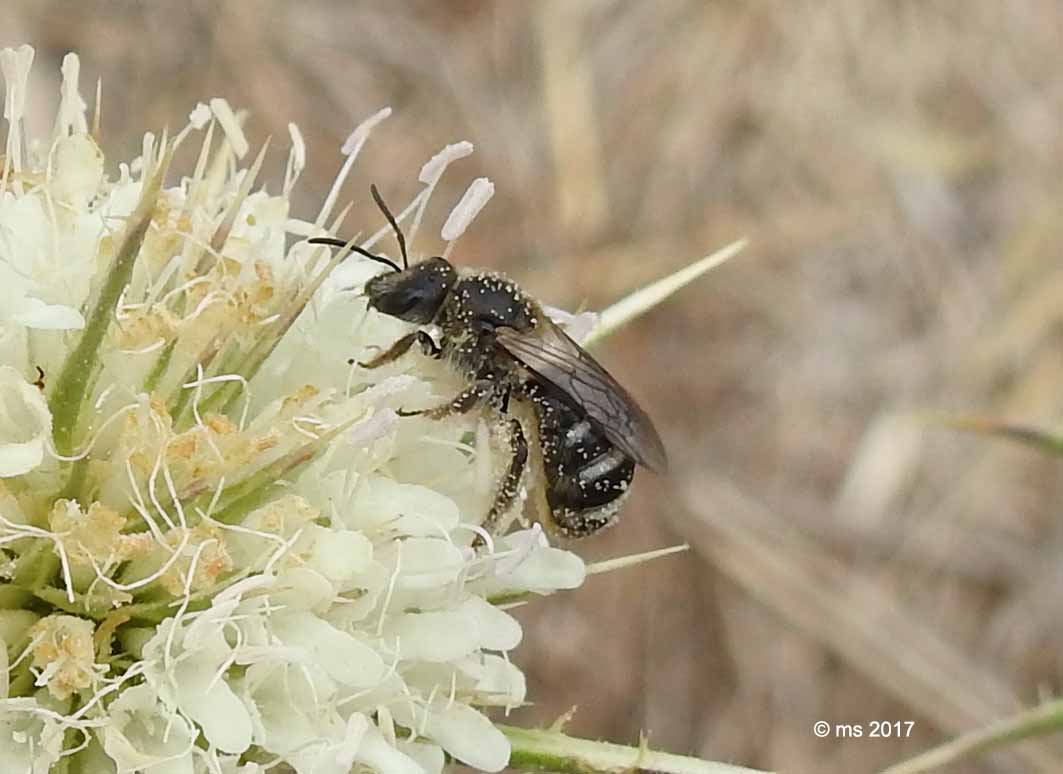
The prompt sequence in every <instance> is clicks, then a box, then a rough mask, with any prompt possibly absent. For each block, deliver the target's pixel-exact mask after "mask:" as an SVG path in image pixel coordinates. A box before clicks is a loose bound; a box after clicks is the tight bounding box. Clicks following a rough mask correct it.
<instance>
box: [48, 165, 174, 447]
mask: <svg viewBox="0 0 1063 774" xmlns="http://www.w3.org/2000/svg"><path fill="white" fill-rule="evenodd" d="M171 155H172V151H171V149H169V148H167V150H166V153H165V154H164V156H163V158H162V160H161V162H160V164H159V167H158V169H156V171H155V174H154V175H152V176H151V179H150V180H148V181H147V182H146V183H145V185H144V192H143V194H142V195H141V197H140V202H139V203H138V204H137V208H136V210H135V211H134V212H133V214H132V215H131V216H130V218H129V222H128V225H127V226H126V232H125V236H124V238H123V239H122V244H121V245H120V246H119V248H118V253H117V255H115V258H114V262H113V264H112V266H111V269H110V271H108V273H107V279H106V280H105V281H104V284H103V287H102V288H101V289H100V293H99V296H98V297H97V298H96V304H95V306H94V307H93V308H92V311H91V312H90V313H89V316H88V320H87V321H86V323H85V328H84V330H82V332H81V339H80V340H79V341H78V343H77V346H76V347H74V349H73V350H72V351H71V352H70V354H69V355H68V356H67V359H66V362H64V363H63V368H62V370H61V371H60V372H59V378H58V379H57V380H56V384H55V389H54V390H53V391H52V394H51V396H50V398H49V401H48V403H49V405H48V408H49V409H50V410H51V412H52V423H53V424H52V438H53V440H54V441H55V448H56V450H57V451H58V452H59V453H60V454H63V455H70V454H72V453H73V441H74V432H75V430H76V429H77V423H78V415H79V414H80V413H81V406H82V403H84V400H85V394H86V392H87V390H88V386H89V384H90V383H91V382H92V379H93V375H94V373H95V371H96V368H97V366H98V365H99V357H98V355H99V350H100V345H101V344H102V343H103V338H104V336H105V335H106V334H107V329H108V328H109V327H110V325H111V319H112V318H113V316H114V307H115V304H117V303H118V299H119V297H121V295H122V291H123V290H125V287H126V285H128V284H129V280H130V278H131V277H132V276H133V267H134V266H135V265H136V261H137V256H138V255H139V254H140V246H141V245H142V244H143V242H144V237H145V236H146V235H147V233H148V227H149V226H150V225H151V217H152V215H153V214H154V212H155V203H156V201H157V199H158V197H159V192H160V191H161V190H162V181H163V178H164V177H165V175H166V168H167V166H168V165H169V161H170V157H171Z"/></svg>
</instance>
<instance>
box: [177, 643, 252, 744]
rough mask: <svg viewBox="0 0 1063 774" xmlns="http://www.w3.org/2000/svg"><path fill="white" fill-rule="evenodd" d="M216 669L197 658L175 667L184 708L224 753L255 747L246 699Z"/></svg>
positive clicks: (205, 734)
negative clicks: (245, 703)
mask: <svg viewBox="0 0 1063 774" xmlns="http://www.w3.org/2000/svg"><path fill="white" fill-rule="evenodd" d="M214 676H215V671H214V670H213V669H208V668H207V667H206V665H204V664H197V663H196V662H195V661H193V660H189V661H184V662H182V663H180V664H178V665H177V666H176V667H175V668H174V670H173V677H174V681H175V682H176V683H177V692H178V701H179V702H180V706H181V710H182V711H183V712H184V713H185V714H187V715H188V717H190V718H192V720H194V721H196V723H198V724H199V725H200V727H202V729H203V735H204V736H205V737H206V738H207V741H208V742H210V743H211V744H212V745H214V746H215V747H217V748H218V749H219V750H221V751H222V752H227V753H242V752H244V751H245V750H247V748H248V747H250V746H251V718H250V716H249V715H248V714H247V708H246V707H244V704H243V702H241V701H240V699H239V698H237V696H236V694H235V693H233V690H232V688H230V687H229V685H228V684H227V683H226V682H225V680H224V679H220V680H214Z"/></svg>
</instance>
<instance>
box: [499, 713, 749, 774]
mask: <svg viewBox="0 0 1063 774" xmlns="http://www.w3.org/2000/svg"><path fill="white" fill-rule="evenodd" d="M498 729H499V730H500V731H502V733H503V734H505V735H506V738H507V739H509V743H510V745H511V746H512V748H513V752H512V753H511V754H510V758H509V766H510V768H512V769H518V770H521V771H552V772H559V773H560V774H599V773H600V774H617V772H624V771H635V770H638V771H644V770H650V771H659V772H667V774H765V773H764V772H759V773H758V772H757V771H756V770H754V769H747V768H743V767H741V766H732V765H730V764H727V763H713V762H711V761H704V760H701V759H699V758H691V757H687V756H685V755H672V754H670V753H662V752H656V751H654V750H650V749H649V748H647V747H626V746H624V745H619V744H611V743H609V742H595V741H591V740H589V739H577V738H575V737H571V736H566V735H565V734H562V733H561V732H559V731H545V730H537V729H525V728H517V727H515V726H504V725H499V726H498Z"/></svg>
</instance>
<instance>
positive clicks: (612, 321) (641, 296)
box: [583, 239, 748, 347]
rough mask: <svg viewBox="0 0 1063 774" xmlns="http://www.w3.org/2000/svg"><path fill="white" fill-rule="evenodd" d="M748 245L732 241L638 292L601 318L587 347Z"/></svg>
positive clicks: (588, 338)
mask: <svg viewBox="0 0 1063 774" xmlns="http://www.w3.org/2000/svg"><path fill="white" fill-rule="evenodd" d="M747 244H748V242H747V241H746V240H745V239H739V240H738V241H737V242H732V243H731V244H729V245H727V246H726V247H723V248H720V249H719V250H717V251H716V252H715V253H713V254H712V255H709V256H706V257H705V258H702V259H701V260H700V261H697V262H695V263H693V264H691V265H690V266H687V267H686V268H684V269H680V270H679V271H677V272H675V273H673V274H669V275H668V276H667V277H662V278H661V279H659V280H657V281H656V282H651V283H650V284H649V285H647V286H646V287H644V288H642V289H640V290H636V291H635V292H634V293H631V294H629V295H627V296H625V297H624V298H622V299H620V300H619V301H617V302H616V303H615V304H613V305H612V306H609V307H607V308H605V309H603V310H602V311H601V313H600V314H599V315H598V324H597V325H595V326H594V330H592V331H591V332H590V334H588V336H587V338H585V339H584V340H583V346H585V347H591V346H593V345H594V344H597V343H598V342H599V341H601V340H602V339H604V338H605V337H606V336H608V335H609V334H611V333H612V332H613V331H615V330H616V329H617V328H620V327H621V326H623V325H626V324H627V323H629V322H631V321H632V320H634V319H635V318H636V317H639V316H641V315H643V314H645V313H646V312H648V311H650V310H651V309H653V308H654V307H655V306H659V305H660V304H661V303H662V302H663V301H664V300H665V299H666V298H668V297H669V296H670V295H672V294H673V293H675V292H676V291H678V290H680V289H681V288H683V287H685V286H686V285H688V284H690V283H691V282H693V281H694V280H696V279H697V278H698V277H700V276H701V275H702V274H704V273H705V272H707V271H709V270H711V269H715V268H716V267H717V266H719V265H720V264H722V263H724V262H726V261H729V260H730V259H731V258H733V257H734V256H735V255H737V254H738V253H740V252H741V251H742V250H743V249H744V248H745V246H746V245H747Z"/></svg>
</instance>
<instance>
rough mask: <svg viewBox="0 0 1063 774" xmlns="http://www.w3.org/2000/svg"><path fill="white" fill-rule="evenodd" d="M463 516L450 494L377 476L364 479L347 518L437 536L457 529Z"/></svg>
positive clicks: (371, 525) (362, 526)
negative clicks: (363, 483)
mask: <svg viewBox="0 0 1063 774" xmlns="http://www.w3.org/2000/svg"><path fill="white" fill-rule="evenodd" d="M460 519H461V514H460V513H459V512H458V506H457V505H455V504H454V501H453V500H451V499H450V498H449V497H445V496H444V495H441V494H439V493H438V492H436V491H434V490H432V489H429V488H427V487H423V486H419V485H417V484H400V483H399V482H397V481H392V480H391V479H388V478H384V477H382V476H375V477H373V478H370V479H368V480H367V481H366V482H365V485H364V487H363V488H362V490H361V491H360V492H359V494H358V497H357V498H356V499H355V502H354V505H353V507H352V508H351V513H350V514H349V515H346V516H345V521H346V522H347V524H348V525H349V526H351V527H356V528H360V529H372V528H374V527H388V528H391V529H394V530H395V531H396V532H401V533H404V534H407V535H417V536H424V537H428V536H434V535H439V534H442V533H445V532H449V531H450V530H452V529H454V528H455V527H456V526H457V525H458V522H459V521H460Z"/></svg>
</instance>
